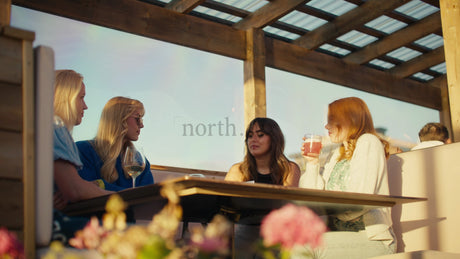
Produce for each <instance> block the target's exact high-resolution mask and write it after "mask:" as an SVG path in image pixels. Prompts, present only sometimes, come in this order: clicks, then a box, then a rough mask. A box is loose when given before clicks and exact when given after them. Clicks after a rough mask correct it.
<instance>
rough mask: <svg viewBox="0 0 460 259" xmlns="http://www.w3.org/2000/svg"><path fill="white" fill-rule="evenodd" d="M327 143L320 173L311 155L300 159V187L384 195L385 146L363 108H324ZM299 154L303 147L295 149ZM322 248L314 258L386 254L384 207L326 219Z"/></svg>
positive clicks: (389, 243)
mask: <svg viewBox="0 0 460 259" xmlns="http://www.w3.org/2000/svg"><path fill="white" fill-rule="evenodd" d="M325 128H326V129H327V130H328V133H329V137H330V138H331V142H333V143H337V144H339V147H338V148H337V149H336V150H335V151H333V153H332V156H330V159H329V161H327V162H326V164H325V166H324V168H322V169H321V170H320V166H319V163H318V157H317V156H311V154H308V156H305V158H306V160H307V164H306V171H305V173H303V174H302V177H301V181H300V186H301V187H305V188H316V189H323V190H331V191H343V192H356V193H369V194H379V195H389V187H388V172H387V160H386V159H387V158H388V156H389V152H388V149H389V145H388V142H387V141H385V140H383V139H382V138H381V137H380V136H379V135H378V134H377V132H376V131H375V128H374V123H373V120H372V116H371V113H370V112H369V109H368V107H367V105H366V103H365V102H364V101H363V100H361V99H359V98H357V97H349V98H343V99H339V100H336V101H334V102H332V103H330V104H329V109H328V115H327V124H326V126H325ZM301 149H303V148H301ZM328 227H329V229H330V230H331V231H329V232H327V233H325V235H324V236H323V240H324V242H325V247H324V249H322V250H320V251H317V253H318V255H317V256H316V257H315V258H356V259H359V258H370V257H374V256H379V255H385V254H392V253H394V252H395V249H396V246H395V244H396V242H395V238H394V234H393V230H392V221H391V215H390V210H389V208H378V209H371V210H369V209H367V210H362V211H350V212H346V213H342V214H338V215H333V216H330V217H329V219H328Z"/></svg>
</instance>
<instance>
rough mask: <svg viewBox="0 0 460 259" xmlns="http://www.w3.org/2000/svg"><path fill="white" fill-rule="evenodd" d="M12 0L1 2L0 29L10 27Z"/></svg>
mask: <svg viewBox="0 0 460 259" xmlns="http://www.w3.org/2000/svg"><path fill="white" fill-rule="evenodd" d="M10 19H11V0H0V28H1V27H2V26H5V25H10Z"/></svg>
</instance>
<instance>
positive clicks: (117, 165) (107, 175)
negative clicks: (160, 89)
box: [77, 96, 153, 191]
mask: <svg viewBox="0 0 460 259" xmlns="http://www.w3.org/2000/svg"><path fill="white" fill-rule="evenodd" d="M143 116H144V105H143V104H142V103H141V102H140V101H138V100H134V99H130V98H126V97H121V96H119V97H114V98H112V99H110V100H109V101H108V102H107V103H106V104H105V106H104V109H103V110H102V114H101V119H100V121H99V127H98V131H97V135H96V137H95V138H94V139H93V140H86V141H79V142H77V147H78V149H79V151H80V157H81V159H82V161H83V169H81V170H80V171H79V174H80V176H81V177H82V178H83V179H85V180H88V181H96V182H97V183H98V184H99V185H100V187H103V188H105V189H106V190H112V191H120V190H123V189H126V188H130V187H132V185H133V183H132V180H131V177H130V176H129V175H128V174H127V172H124V170H123V167H122V157H123V155H124V152H125V150H126V148H127V147H128V146H131V145H133V144H132V142H133V141H137V140H138V138H139V135H140V132H141V129H142V128H143V127H144V124H143V121H142V117H143ZM148 184H153V176H152V173H151V172H150V163H149V162H148V161H146V165H145V169H144V171H143V172H142V173H141V174H140V175H139V176H138V177H137V178H136V186H143V185H148Z"/></svg>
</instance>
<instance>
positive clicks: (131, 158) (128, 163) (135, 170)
mask: <svg viewBox="0 0 460 259" xmlns="http://www.w3.org/2000/svg"><path fill="white" fill-rule="evenodd" d="M144 169H145V156H144V155H143V152H142V149H141V148H136V147H135V146H134V145H132V146H128V147H127V148H126V150H125V156H124V157H123V170H125V172H126V173H128V174H129V176H131V178H132V179H133V188H134V187H136V177H138V176H139V175H140V174H141V173H142V172H143V171H144Z"/></svg>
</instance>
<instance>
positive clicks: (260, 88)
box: [244, 29, 267, 128]
mask: <svg viewBox="0 0 460 259" xmlns="http://www.w3.org/2000/svg"><path fill="white" fill-rule="evenodd" d="M266 105H267V102H266V91H265V42H264V33H263V31H262V30H261V29H249V30H247V31H246V59H245V61H244V125H245V128H246V127H247V125H248V124H249V123H250V122H251V121H252V120H253V119H254V118H256V117H265V116H267V107H266Z"/></svg>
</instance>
